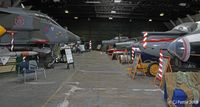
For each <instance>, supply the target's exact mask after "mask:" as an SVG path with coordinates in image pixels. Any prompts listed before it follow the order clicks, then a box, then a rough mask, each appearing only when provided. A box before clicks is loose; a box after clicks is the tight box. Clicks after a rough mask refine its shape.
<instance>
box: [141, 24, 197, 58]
mask: <svg viewBox="0 0 200 107" xmlns="http://www.w3.org/2000/svg"><path fill="white" fill-rule="evenodd" d="M197 26H198V23H195V22H188V23H183V24H180V25H178V26H176V27H174V28H173V29H172V30H170V31H166V32H143V34H144V39H143V41H141V44H140V49H141V51H142V52H145V53H148V54H150V55H153V56H157V57H159V51H160V49H164V50H167V48H168V46H169V44H170V43H171V42H172V41H174V40H175V39H176V38H178V37H181V36H184V35H186V34H191V33H193V32H195V31H197V30H198V29H199V28H198V27H197ZM165 54H167V53H165Z"/></svg>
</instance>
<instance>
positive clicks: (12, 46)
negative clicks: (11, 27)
mask: <svg viewBox="0 0 200 107" xmlns="http://www.w3.org/2000/svg"><path fill="white" fill-rule="evenodd" d="M11 36H12V40H11V42H10V44H11V48H10V50H11V51H13V49H14V37H13V36H14V33H11Z"/></svg>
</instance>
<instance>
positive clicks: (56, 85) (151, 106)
mask: <svg viewBox="0 0 200 107" xmlns="http://www.w3.org/2000/svg"><path fill="white" fill-rule="evenodd" d="M74 57H75V62H76V64H75V67H76V68H75V69H72V66H71V69H70V70H67V69H66V65H65V64H64V63H61V64H56V66H55V68H54V69H50V70H47V79H44V78H43V75H40V76H39V79H38V80H37V81H33V80H30V81H28V82H26V83H25V84H24V83H23V82H22V81H21V80H20V79H19V78H17V75H16V74H15V73H9V74H0V87H1V89H0V107H166V103H165V101H164V100H163V93H162V91H161V90H160V89H158V88H157V87H155V86H154V84H153V78H151V77H147V78H142V77H141V76H136V79H135V80H131V79H130V78H129V77H128V75H127V65H121V64H119V63H118V62H117V61H111V60H110V59H109V57H108V56H107V55H105V54H101V53H100V52H96V51H93V52H89V53H83V54H80V55H74Z"/></svg>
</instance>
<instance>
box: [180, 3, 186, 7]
mask: <svg viewBox="0 0 200 107" xmlns="http://www.w3.org/2000/svg"><path fill="white" fill-rule="evenodd" d="M178 5H179V6H183V7H184V6H186V3H179V4H178Z"/></svg>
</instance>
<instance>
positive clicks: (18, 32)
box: [0, 7, 80, 61]
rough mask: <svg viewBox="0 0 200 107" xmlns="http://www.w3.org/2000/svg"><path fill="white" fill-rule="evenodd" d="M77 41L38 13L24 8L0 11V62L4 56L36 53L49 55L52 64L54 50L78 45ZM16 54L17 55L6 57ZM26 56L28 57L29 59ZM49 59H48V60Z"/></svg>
mask: <svg viewBox="0 0 200 107" xmlns="http://www.w3.org/2000/svg"><path fill="white" fill-rule="evenodd" d="M79 40H80V38H79V37H78V36H77V35H75V34H73V33H72V32H70V31H68V30H67V29H64V28H63V27H61V26H60V25H59V24H58V23H57V22H55V21H54V20H53V19H52V18H50V17H49V16H47V15H46V14H43V13H41V12H37V11H31V10H27V9H23V8H16V7H9V8H0V47H3V48H1V49H0V52H1V53H4V54H2V55H0V59H1V60H2V59H5V57H9V56H4V55H5V54H6V52H7V53H8V54H7V55H9V54H10V56H16V55H20V52H21V53H23V52H24V51H26V53H29V54H30V55H32V54H35V52H36V53H38V54H39V55H40V54H42V56H43V57H44V56H46V57H47V56H48V55H46V54H50V56H51V58H50V59H51V61H54V60H55V58H54V57H53V56H54V55H53V50H54V49H56V47H55V46H57V44H58V43H69V42H76V41H79ZM8 50H9V51H10V52H18V54H14V53H9V51H8ZM29 54H27V55H29ZM48 57H49V56H48Z"/></svg>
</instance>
